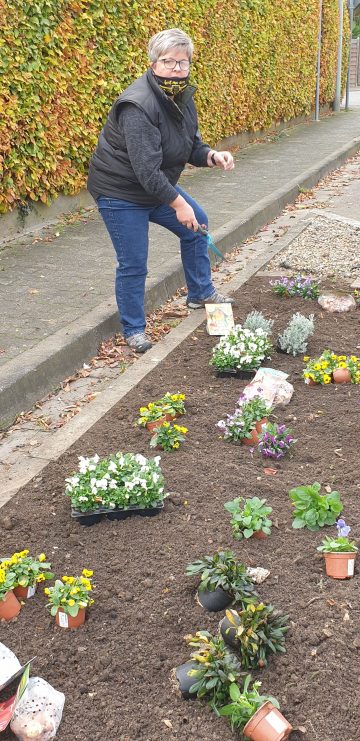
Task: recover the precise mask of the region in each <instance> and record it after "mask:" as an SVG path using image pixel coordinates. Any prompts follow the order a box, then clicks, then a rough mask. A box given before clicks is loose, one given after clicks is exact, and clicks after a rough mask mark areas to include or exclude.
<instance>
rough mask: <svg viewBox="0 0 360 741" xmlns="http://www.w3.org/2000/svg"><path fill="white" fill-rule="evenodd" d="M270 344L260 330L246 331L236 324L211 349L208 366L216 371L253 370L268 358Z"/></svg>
mask: <svg viewBox="0 0 360 741" xmlns="http://www.w3.org/2000/svg"><path fill="white" fill-rule="evenodd" d="M271 350H272V344H271V342H270V340H269V338H268V335H267V333H266V332H265V331H264V330H263V329H262V328H261V327H258V329H255V330H254V331H252V330H251V329H246V327H242V325H241V324H236V325H235V327H233V328H232V329H231V330H230V332H229V333H228V334H227V335H225V336H224V337H222V338H221V340H220V342H218V344H217V345H216V346H215V347H214V348H213V356H212V358H211V360H210V365H214V366H215V368H217V370H253V369H257V368H259V367H260V365H261V363H262V361H263V360H264V359H265V358H268V357H270V354H271Z"/></svg>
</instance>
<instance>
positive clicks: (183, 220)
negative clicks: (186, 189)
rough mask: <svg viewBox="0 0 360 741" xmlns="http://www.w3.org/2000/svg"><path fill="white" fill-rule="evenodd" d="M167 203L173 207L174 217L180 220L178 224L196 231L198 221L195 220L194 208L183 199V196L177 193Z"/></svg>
mask: <svg viewBox="0 0 360 741" xmlns="http://www.w3.org/2000/svg"><path fill="white" fill-rule="evenodd" d="M169 205H170V206H171V207H172V208H173V209H175V213H176V218H177V220H178V221H180V224H183V226H186V227H187V228H188V229H192V230H193V231H194V232H197V230H198V222H197V220H196V216H195V213H194V209H193V208H192V207H191V206H190V205H189V204H188V203H187V202H186V201H185V198H183V197H182V196H180V195H179V196H178V197H177V198H175V200H174V201H172V203H170V204H169Z"/></svg>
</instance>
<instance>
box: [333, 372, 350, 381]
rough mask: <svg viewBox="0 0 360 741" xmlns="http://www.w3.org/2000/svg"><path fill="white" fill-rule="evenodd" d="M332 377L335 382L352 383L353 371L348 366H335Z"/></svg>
mask: <svg viewBox="0 0 360 741" xmlns="http://www.w3.org/2000/svg"><path fill="white" fill-rule="evenodd" d="M332 377H333V379H334V383H351V373H350V371H349V370H348V368H335V370H333V372H332Z"/></svg>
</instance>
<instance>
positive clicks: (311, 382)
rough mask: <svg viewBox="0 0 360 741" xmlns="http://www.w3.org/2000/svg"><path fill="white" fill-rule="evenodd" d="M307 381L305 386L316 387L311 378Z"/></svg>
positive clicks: (315, 382) (316, 384)
mask: <svg viewBox="0 0 360 741" xmlns="http://www.w3.org/2000/svg"><path fill="white" fill-rule="evenodd" d="M307 381H308V383H307V384H306V385H307V386H318V383H317V381H313V379H312V378H308V379H307Z"/></svg>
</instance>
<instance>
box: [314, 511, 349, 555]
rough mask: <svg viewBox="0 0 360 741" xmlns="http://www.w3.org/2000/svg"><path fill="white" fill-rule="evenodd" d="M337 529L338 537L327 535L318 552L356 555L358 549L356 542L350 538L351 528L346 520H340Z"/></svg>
mask: <svg viewBox="0 0 360 741" xmlns="http://www.w3.org/2000/svg"><path fill="white" fill-rule="evenodd" d="M336 528H337V533H338V534H337V537H336V538H335V537H331V535H326V537H325V538H324V539H323V541H322V544H321V545H319V546H318V548H317V550H318V551H320V552H321V553H355V551H357V550H358V547H357V546H356V544H355V543H354V541H351V540H349V538H348V535H349V532H350V530H351V528H350V527H349V526H348V525H347V524H346V522H345V520H343V519H342V518H340V519H339V520H338V521H337V523H336Z"/></svg>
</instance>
